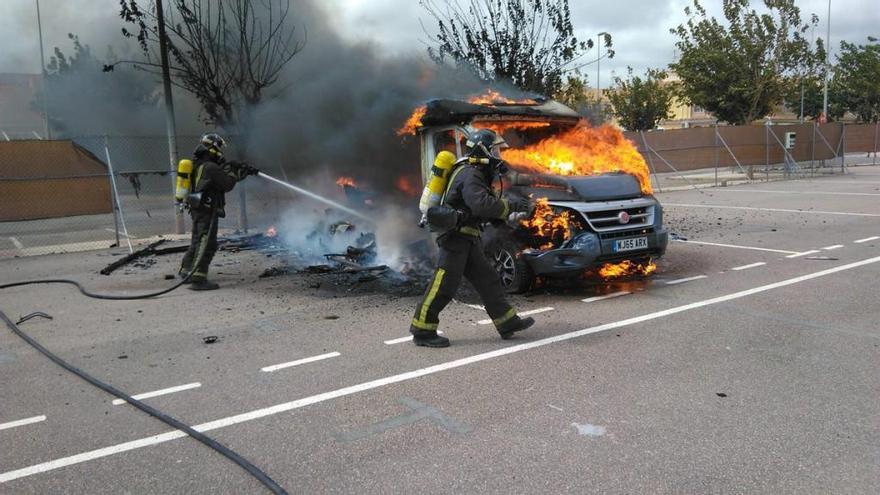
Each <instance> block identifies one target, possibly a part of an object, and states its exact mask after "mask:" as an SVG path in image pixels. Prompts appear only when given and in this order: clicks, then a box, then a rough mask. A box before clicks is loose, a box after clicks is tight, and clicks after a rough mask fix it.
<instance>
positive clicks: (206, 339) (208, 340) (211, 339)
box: [202, 335, 219, 344]
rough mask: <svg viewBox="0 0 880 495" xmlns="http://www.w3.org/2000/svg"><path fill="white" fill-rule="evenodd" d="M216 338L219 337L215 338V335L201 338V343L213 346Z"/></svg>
mask: <svg viewBox="0 0 880 495" xmlns="http://www.w3.org/2000/svg"><path fill="white" fill-rule="evenodd" d="M218 338H219V337H217V336H216V335H208V336H207V337H202V342H204V343H206V344H213V343H214V342H217V339H218Z"/></svg>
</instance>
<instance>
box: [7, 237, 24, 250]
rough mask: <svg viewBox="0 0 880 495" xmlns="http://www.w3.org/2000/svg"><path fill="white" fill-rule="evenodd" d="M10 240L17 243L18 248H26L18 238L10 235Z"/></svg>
mask: <svg viewBox="0 0 880 495" xmlns="http://www.w3.org/2000/svg"><path fill="white" fill-rule="evenodd" d="M9 240H10V241H12V244H14V245H15V248H16V249H24V244H22V243H21V241H19V240H18V239H17V238H15V237H10V238H9Z"/></svg>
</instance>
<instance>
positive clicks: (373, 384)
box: [0, 256, 880, 483]
mask: <svg viewBox="0 0 880 495" xmlns="http://www.w3.org/2000/svg"><path fill="white" fill-rule="evenodd" d="M877 262H880V256H877V257H874V258H868V259H865V260H862V261H857V262H855V263H849V264H846V265H841V266H836V267H834V268H828V269H826V270H822V271H818V272H814V273H809V274H807V275H801V276H799V277H795V278H790V279H786V280H782V281H780V282H774V283H772V284H768V285H762V286H760V287H755V288H752V289H746V290H742V291H739V292H734V293H732V294H727V295H724V296H719V297H713V298H711V299H703V300H702V301H696V302H692V303H688V304H684V305H681V306H675V307H672V308H669V309H664V310H662V311H656V312H654V313H648V314H645V315H641V316H635V317H632V318H627V319H625V320H619V321H614V322H610V323H605V324H603V325H597V326H594V327H588V328H584V329H582V330H576V331H574V332H568V333H563V334H559V335H554V336H553V337H547V338H544V339H540V340H535V341H532V342H524V343H522V344H517V345H512V346H509V347H502V348H500V349H495V350H494V351H489V352H484V353H481V354H475V355H473V356H468V357H464V358H460V359H456V360H453V361H447V362H445V363H440V364H435V365H433V366H428V367H426V368H420V369H416V370H413V371H407V372H405V373H400V374H397V375H391V376H386V377H384V378H379V379H376V380H371V381H368V382H363V383H359V384H357V385H351V386H348V387H343V388H340V389H336V390H331V391H329V392H324V393H321V394H317V395H312V396H309V397H303V398H301V399H296V400H292V401H290V402H282V403H280V404H276V405H274V406H270V407H265V408H262V409H255V410H252V411H248V412H245V413H241V414H236V415H235V416H227V417H225V418H221V419H217V420H214V421H210V422H207V423H202V424H199V425H195V426H193V429H195V430H197V431H201V432H205V431H211V430H216V429H218V428H224V427H227V426H232V425H236V424H240V423H244V422H247V421H253V420H256V419H260V418H265V417H267V416H273V415H275V414H280V413H284V412H287V411H293V410H295V409H301V408H303V407H306V406H310V405H313V404H319V403H322V402H328V401H331V400H334V399H338V398H340V397H346V396H349V395H354V394H358V393H361V392H364V391H367V390H374V389H377V388H380V387H385V386H388V385H393V384H395V383H401V382H405V381H409V380H414V379H416V378H421V377H423V376H428V375H433V374H435V373H440V372H441V371H447V370H451V369H456V368H461V367H463V366H468V365H471V364H475V363H480V362H483V361H487V360H489V359H494V358H498V357H502V356H507V355H509V354H514V353H517V352H522V351H526V350H530V349H536V348H539V347H544V346H547V345H550V344H555V343H558V342H565V341H568V340H572V339H576V338H580V337H583V336H586V335H591V334H594V333H598V332H604V331H606V330H612V329H615V328H621V327H626V326H630V325H635V324H638V323H643V322H646V321H650V320H655V319H658V318H664V317H666V316H671V315H675V314H678V313H683V312H685V311H690V310H693V309H698V308H703V307H706V306H711V305H715V304H719V303H723V302H727V301H732V300H735V299H741V298H743V297H748V296H751V295H754V294H760V293H762V292H767V291H771V290H774V289H779V288H781V287H788V286H790V285H794V284H799V283H801V282H806V281H808V280H813V279H816V278H820V277H825V276H828V275H832V274H834V273H839V272H843V271H846V270H852V269H854V268H859V267H862V266H865V265H870V264H873V263H877ZM185 436H187V435H186V433H183V432H182V431H180V430H173V431H168V432H165V433H160V434H158V435H153V436H149V437H143V438H139V439H137V440H131V441H128V442H124V443H120V444H116V445H111V446H108V447H102V448H100V449H95V450H90V451H87V452H82V453H79V454H74V455H71V456H67V457H61V458H58V459H54V460H51V461H46V462H41V463H38V464H33V465H31V466H27V467H23V468H20V469H15V470H13V471H7V472H5V473H0V483H6V482H9V481H12V480H17V479H19V478H25V477H27V476H33V475H35V474H39V473H45V472H47V471H52V470H55V469H59V468H62V467H65V466H72V465H74V464H80V463H83V462H87V461H91V460H95V459H100V458H102V457H108V456H111V455H114V454H119V453H122V452H128V451H131V450H135V449H139V448H143V447H148V446H150V445H157V444H160V443H165V442H168V441H171V440H175V439H178V438H183V437H185Z"/></svg>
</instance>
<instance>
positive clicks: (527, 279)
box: [487, 246, 535, 294]
mask: <svg viewBox="0 0 880 495" xmlns="http://www.w3.org/2000/svg"><path fill="white" fill-rule="evenodd" d="M487 254H488V256H489V261H490V262H491V263H492V267H493V268H495V271H496V272H498V277H499V279H500V280H501V286H502V287H503V288H504V290H505V291H507V292H508V293H510V294H519V293H522V292H526V291H527V290H529V289H531V288H532V284H533V283H534V281H535V275H534V273H532V269H531V268H530V267H529V265H528V263H526V261H525V260H524V259H523V258H522V256H521V255H520V253H519V251H516V250H514V249H512V248H511V247H509V246H496V247H493V248H491V249H490V250H489V253H487Z"/></svg>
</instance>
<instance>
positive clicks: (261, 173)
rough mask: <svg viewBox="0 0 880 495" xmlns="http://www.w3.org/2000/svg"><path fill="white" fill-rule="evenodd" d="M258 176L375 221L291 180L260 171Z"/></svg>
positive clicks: (351, 213) (363, 218)
mask: <svg viewBox="0 0 880 495" xmlns="http://www.w3.org/2000/svg"><path fill="white" fill-rule="evenodd" d="M257 176H258V177H262V178H264V179H266V180H268V181H271V182H274V183H276V184H278V185H280V186H284V187H286V188H288V189H290V190H292V191H296V192H298V193H301V194H305V195H306V196H308V197H310V198H312V199H314V200H317V201H320V202H321V203H324V204H327V205H330V206H332V207H333V208H336V209H338V210H341V211H344V212H346V213H348V214H349V215H354V216H356V217H358V218H360V219H362V220H367V221H368V222H373V219H372V218H370V217H368V216H366V215H364V214H363V213H360V212H358V211H357V210H352V209H351V208H349V207H347V206H343V205H341V204H339V203H337V202H336V201H333V200H332V199H329V198H325V197H324V196H321V195H319V194H315V193H313V192H311V191H309V190H306V189H303V188H301V187H299V186H295V185H293V184H291V183H289V182H284V181H283V180H281V179H276V178H275V177H272V176H271V175H267V174H264V173H263V172H260V173H258V174H257Z"/></svg>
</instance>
